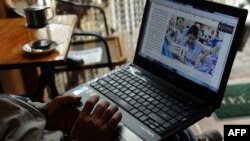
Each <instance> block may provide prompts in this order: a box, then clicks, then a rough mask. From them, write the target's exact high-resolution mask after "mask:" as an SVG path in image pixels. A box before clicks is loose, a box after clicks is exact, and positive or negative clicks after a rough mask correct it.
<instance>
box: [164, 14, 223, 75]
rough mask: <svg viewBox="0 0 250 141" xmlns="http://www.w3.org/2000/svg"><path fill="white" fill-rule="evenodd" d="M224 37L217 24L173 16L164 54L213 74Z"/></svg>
mask: <svg viewBox="0 0 250 141" xmlns="http://www.w3.org/2000/svg"><path fill="white" fill-rule="evenodd" d="M223 37H224V33H223V32H221V31H219V30H217V28H216V27H212V26H210V25H206V24H202V23H200V22H198V21H194V20H190V19H187V18H185V17H181V16H175V15H171V18H170V20H169V21H168V27H167V30H166V35H165V39H164V43H163V47H162V52H161V54H162V55H163V56H165V57H168V58H170V59H175V60H178V61H179V62H181V63H183V64H184V65H186V66H187V67H192V68H194V69H195V70H198V71H199V72H202V73H206V74H209V75H211V76H212V75H213V72H214V69H215V66H216V63H217V60H218V54H219V51H220V48H221V44H222V42H223V40H222V39H223Z"/></svg>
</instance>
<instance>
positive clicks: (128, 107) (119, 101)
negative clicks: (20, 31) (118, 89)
mask: <svg viewBox="0 0 250 141" xmlns="http://www.w3.org/2000/svg"><path fill="white" fill-rule="evenodd" d="M106 96H107V97H109V98H110V99H112V100H113V101H114V102H115V103H117V104H118V105H120V106H121V107H122V108H124V109H125V110H127V111H130V110H131V109H133V107H132V106H131V105H129V104H128V103H127V102H126V101H124V100H122V99H121V98H119V97H118V96H116V95H114V94H112V93H107V94H106Z"/></svg>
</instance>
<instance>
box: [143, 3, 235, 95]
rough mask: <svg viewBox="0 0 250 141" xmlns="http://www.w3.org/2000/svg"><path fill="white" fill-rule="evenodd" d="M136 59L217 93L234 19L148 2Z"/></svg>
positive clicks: (207, 12)
mask: <svg viewBox="0 0 250 141" xmlns="http://www.w3.org/2000/svg"><path fill="white" fill-rule="evenodd" d="M150 8H151V10H150V13H149V15H148V23H147V24H146V27H145V32H144V40H143V41H142V44H141V48H140V52H139V55H140V56H142V57H144V58H146V59H149V60H151V61H153V62H155V63H157V64H160V65H161V66H162V67H164V68H166V69H169V70H171V71H174V72H176V73H178V74H180V75H181V76H183V77H185V78H187V79H189V80H192V81H194V82H196V83H198V84H200V85H202V86H204V87H207V88H209V89H210V90H212V91H215V92H217V91H218V88H219V85H220V82H221V78H222V73H223V71H224V68H225V64H226V60H227V58H228V54H229V50H230V47H231V44H232V40H233V36H234V34H235V29H236V26H237V24H238V18H237V17H232V16H229V15H224V14H222V13H218V12H216V11H209V10H206V9H196V8H194V7H192V6H191V5H182V4H180V3H179V2H178V3H177V2H175V1H168V0H151V6H150Z"/></svg>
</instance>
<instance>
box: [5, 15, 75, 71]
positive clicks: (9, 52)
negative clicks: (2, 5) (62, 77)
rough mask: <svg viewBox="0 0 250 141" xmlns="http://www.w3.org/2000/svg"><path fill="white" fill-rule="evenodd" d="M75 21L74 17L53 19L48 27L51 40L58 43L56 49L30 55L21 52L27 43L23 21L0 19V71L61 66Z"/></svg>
mask: <svg viewBox="0 0 250 141" xmlns="http://www.w3.org/2000/svg"><path fill="white" fill-rule="evenodd" d="M76 20H77V19H76V16H74V15H63V16H56V17H54V18H53V20H52V21H51V24H50V27H51V34H52V40H54V41H56V42H57V43H58V47H57V48H56V49H55V50H54V51H52V52H51V53H49V54H45V55H31V54H28V53H25V52H24V51H23V46H24V45H25V44H26V43H27V42H28V36H27V33H26V29H25V26H24V24H25V22H26V21H25V19H23V18H18V19H0V45H1V47H0V69H7V68H17V67H26V66H41V65H43V64H53V65H62V64H63V63H64V62H65V61H66V58H67V54H68V51H69V44H70V40H71V36H72V33H73V30H74V26H75V23H76Z"/></svg>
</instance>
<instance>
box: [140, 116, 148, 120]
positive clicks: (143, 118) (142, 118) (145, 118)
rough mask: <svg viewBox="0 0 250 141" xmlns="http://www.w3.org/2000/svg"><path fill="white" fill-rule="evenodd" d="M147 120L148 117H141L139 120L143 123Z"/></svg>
mask: <svg viewBox="0 0 250 141" xmlns="http://www.w3.org/2000/svg"><path fill="white" fill-rule="evenodd" d="M147 119H148V117H147V116H145V115H143V116H142V117H140V118H139V120H140V121H145V120H147Z"/></svg>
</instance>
